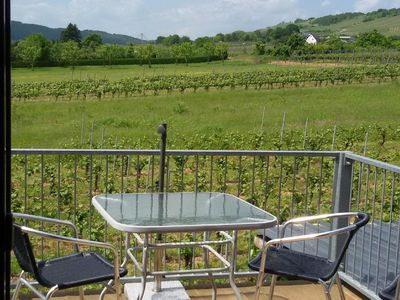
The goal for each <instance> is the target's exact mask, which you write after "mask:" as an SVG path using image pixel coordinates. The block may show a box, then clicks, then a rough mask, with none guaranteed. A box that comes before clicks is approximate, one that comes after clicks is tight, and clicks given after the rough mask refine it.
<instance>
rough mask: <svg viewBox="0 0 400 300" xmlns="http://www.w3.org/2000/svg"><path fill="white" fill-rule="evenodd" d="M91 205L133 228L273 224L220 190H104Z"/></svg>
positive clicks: (119, 224) (270, 217)
mask: <svg viewBox="0 0 400 300" xmlns="http://www.w3.org/2000/svg"><path fill="white" fill-rule="evenodd" d="M93 205H94V206H95V207H96V208H97V210H98V211H99V212H100V214H101V215H102V216H103V217H104V218H105V219H106V220H107V221H108V222H109V223H110V224H111V225H112V226H113V227H115V228H117V229H119V230H123V231H132V232H158V231H169V232H171V231H182V229H185V230H187V231H192V230H193V231H196V230H214V229H215V230H218V229H221V230H222V229H252V228H265V227H270V226H273V225H275V224H276V218H275V217H274V216H273V215H271V214H269V213H267V212H265V211H263V210H261V209H259V208H257V207H255V206H253V205H251V204H250V203H248V202H246V201H244V200H241V199H239V198H237V197H235V196H232V195H229V194H223V193H209V192H206V193H164V194H159V193H143V194H106V195H98V196H95V197H93Z"/></svg>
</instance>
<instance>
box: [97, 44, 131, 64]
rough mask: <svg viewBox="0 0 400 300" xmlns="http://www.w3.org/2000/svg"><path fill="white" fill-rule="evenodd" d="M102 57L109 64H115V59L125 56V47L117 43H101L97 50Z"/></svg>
mask: <svg viewBox="0 0 400 300" xmlns="http://www.w3.org/2000/svg"><path fill="white" fill-rule="evenodd" d="M97 52H98V53H99V55H100V57H101V58H102V59H103V61H104V62H106V63H107V64H108V65H110V66H111V65H113V64H114V61H115V59H117V58H123V57H124V54H125V53H124V49H123V48H121V47H119V46H117V45H110V44H107V45H101V46H100V47H99V48H98V51H97Z"/></svg>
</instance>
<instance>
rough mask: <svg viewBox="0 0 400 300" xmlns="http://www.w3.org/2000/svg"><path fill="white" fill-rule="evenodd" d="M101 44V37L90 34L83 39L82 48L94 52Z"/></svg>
mask: <svg viewBox="0 0 400 300" xmlns="http://www.w3.org/2000/svg"><path fill="white" fill-rule="evenodd" d="M102 44H103V40H102V39H101V36H100V35H99V34H97V33H91V34H89V35H88V36H86V37H85V38H84V39H83V42H82V46H83V47H85V48H89V49H91V50H93V51H94V50H96V48H97V47H98V46H100V45H102Z"/></svg>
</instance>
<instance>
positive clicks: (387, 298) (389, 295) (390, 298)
mask: <svg viewBox="0 0 400 300" xmlns="http://www.w3.org/2000/svg"><path fill="white" fill-rule="evenodd" d="M398 280H399V277H396V278H395V280H393V281H392V282H391V283H390V284H389V285H388V286H387V287H385V288H384V289H383V290H382V291H380V292H379V297H380V298H381V299H383V300H394V298H395V294H396V287H397V281H398Z"/></svg>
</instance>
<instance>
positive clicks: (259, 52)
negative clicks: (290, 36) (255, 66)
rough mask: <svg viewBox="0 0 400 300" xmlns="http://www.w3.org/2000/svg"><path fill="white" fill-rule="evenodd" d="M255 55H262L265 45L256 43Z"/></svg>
mask: <svg viewBox="0 0 400 300" xmlns="http://www.w3.org/2000/svg"><path fill="white" fill-rule="evenodd" d="M256 53H257V55H264V54H265V43H264V42H261V41H258V42H256Z"/></svg>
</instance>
